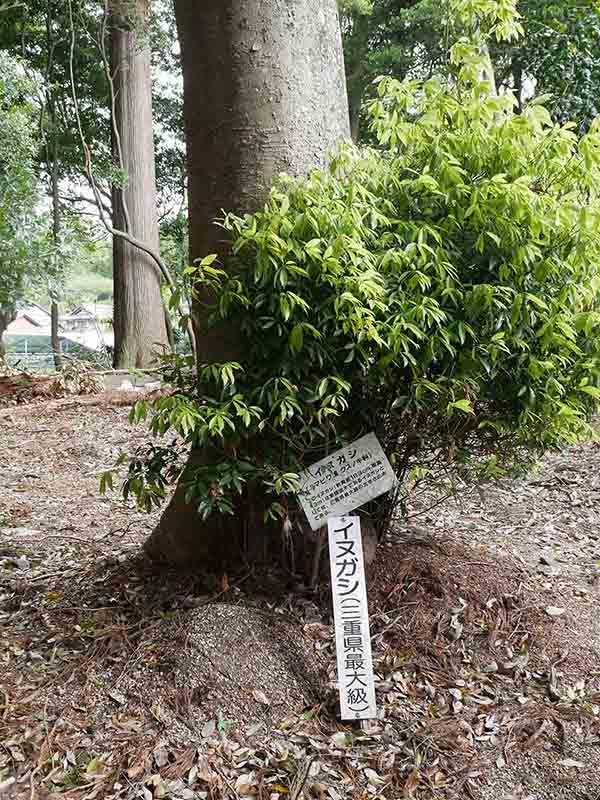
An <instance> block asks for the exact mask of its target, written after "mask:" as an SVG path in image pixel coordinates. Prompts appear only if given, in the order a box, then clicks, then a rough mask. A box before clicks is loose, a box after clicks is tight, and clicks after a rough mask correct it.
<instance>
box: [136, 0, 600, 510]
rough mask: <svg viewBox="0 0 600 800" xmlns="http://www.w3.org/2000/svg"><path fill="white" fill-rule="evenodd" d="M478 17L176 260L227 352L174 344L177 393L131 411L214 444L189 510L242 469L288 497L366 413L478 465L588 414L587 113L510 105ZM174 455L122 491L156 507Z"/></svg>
mask: <svg viewBox="0 0 600 800" xmlns="http://www.w3.org/2000/svg"><path fill="white" fill-rule="evenodd" d="M470 2H471V0H455V7H456V10H457V13H458V12H460V10H461V7H466V6H467V5H469V3H470ZM481 4H482V5H485V6H486V7H488V13H487V15H486V22H487V23H488V24H487V25H486V28H485V30H486V32H487V33H488V34H490V35H492V36H494V35H495V36H498V37H504V38H506V37H508V36H513V35H515V34H516V33H517V32H518V29H519V28H518V23H517V22H516V20H515V16H514V3H513V2H512V0H503V2H502V3H496V2H494V3H492V4H491V5H492V6H493V7H494V8H495V9H496V13H494V11H492V10H490V9H489V7H490V3H488V2H487V0H481ZM471 5H472V3H471ZM482 30H483V28H482V27H481V26H477V27H476V28H474V29H473V31H474V32H472V34H471V36H470V37H467V38H462V39H460V40H459V41H458V42H457V43H456V44H455V46H454V47H453V49H452V52H451V59H452V62H453V64H454V66H455V68H456V71H457V81H456V83H454V84H452V85H448V84H447V83H444V82H441V81H440V80H438V79H431V80H428V81H425V82H421V81H416V80H407V81H404V82H402V83H400V82H398V81H396V80H394V79H390V78H386V79H382V80H381V81H380V83H379V86H378V94H379V96H378V98H377V99H376V100H374V101H373V103H372V104H371V107H370V110H369V117H370V124H371V128H372V130H373V133H374V135H375V136H376V137H377V140H378V143H379V145H378V147H377V148H373V149H363V150H358V149H356V148H354V147H351V146H345V147H343V148H342V149H341V151H340V152H339V153H338V155H337V157H336V158H335V159H334V160H333V162H332V163H331V166H330V169H329V170H327V171H315V172H313V173H312V174H311V175H310V176H309V177H308V178H306V179H297V180H292V179H290V178H281V179H280V180H279V181H278V182H277V184H276V185H275V187H274V188H273V190H272V192H271V195H270V197H269V200H268V202H267V203H266V205H265V207H264V208H263V209H261V210H260V211H259V212H257V213H256V214H253V215H250V216H247V217H244V218H241V217H238V216H236V215H233V214H229V215H227V216H226V217H225V219H224V221H223V223H222V224H223V226H224V228H225V230H226V231H227V232H228V233H229V234H230V236H231V239H232V255H231V257H230V258H229V259H228V260H227V263H226V265H225V267H226V269H222V268H220V267H219V266H218V265H216V264H215V261H214V258H213V257H207V258H206V259H204V260H203V261H202V262H201V263H200V264H199V265H198V266H196V267H193V268H190V271H191V272H193V274H194V275H195V276H196V277H197V278H198V279H199V280H201V281H202V282H203V283H204V284H205V285H209V286H211V287H212V288H213V289H214V292H215V296H216V298H217V302H216V304H215V306H214V308H213V309H212V316H211V324H212V325H218V326H221V325H226V326H228V327H233V328H234V329H235V330H237V332H238V337H237V340H238V351H239V354H238V358H237V360H236V361H234V362H228V363H207V364H204V365H201V367H200V371H199V372H200V374H199V375H196V373H195V371H194V370H193V365H192V363H191V361H190V360H186V359H181V358H172V359H170V360H169V361H168V366H167V372H166V377H167V380H168V382H169V383H170V384H171V385H172V386H173V387H174V392H173V394H171V395H170V396H168V397H163V398H161V399H159V400H157V401H156V402H154V404H150V405H147V404H146V403H139V404H138V405H137V406H136V408H135V409H134V411H133V418H134V419H136V420H140V419H143V418H144V417H145V416H146V415H147V414H148V413H149V412H150V428H151V430H152V432H153V433H154V434H155V435H156V436H158V437H160V436H164V435H166V434H168V433H171V432H176V433H177V434H178V435H179V436H180V437H182V438H183V440H184V441H185V442H186V443H187V444H188V445H190V446H192V447H200V448H204V449H205V451H206V452H207V453H208V454H209V457H208V458H207V459H206V462H205V463H203V464H202V465H200V466H198V465H195V466H189V467H188V468H187V469H186V473H185V475H184V481H185V485H186V487H187V494H188V500H189V501H191V502H194V503H196V504H197V506H198V509H199V511H200V512H201V513H203V514H204V515H208V514H210V513H213V512H232V511H233V509H234V507H235V503H236V497H237V495H238V493H242V492H243V491H244V487H245V485H247V484H248V483H253V484H257V483H258V484H260V485H261V486H262V487H263V488H264V489H265V490H266V491H267V492H270V493H271V494H272V495H273V500H274V502H273V505H272V506H271V508H270V513H271V514H277V513H279V514H282V515H283V514H286V513H289V511H290V506H293V500H292V499H291V494H292V493H293V490H294V488H295V487H296V483H297V475H298V472H299V471H300V470H301V469H303V468H304V467H306V466H307V465H308V464H310V463H312V462H314V461H316V460H318V459H319V458H320V457H322V456H323V455H324V454H325V453H326V452H328V451H330V450H331V449H333V448H334V447H336V446H338V445H341V444H343V443H346V442H348V441H351V440H352V439H354V438H356V437H358V436H360V435H361V434H363V433H365V432H367V431H369V430H373V429H374V430H375V431H376V433H377V435H378V437H379V439H380V441H381V442H382V444H383V446H384V449H385V450H386V452H387V454H388V456H389V458H390V460H391V462H392V464H394V465H395V468H396V471H397V474H398V478H399V480H400V481H401V482H406V480H407V479H409V478H412V479H418V480H424V481H435V480H437V479H438V477H439V475H440V474H442V473H445V472H446V471H447V469H448V467H449V466H451V467H452V468H453V470H454V471H455V472H458V473H459V474H460V475H461V476H462V478H463V479H470V480H479V479H481V478H483V477H488V476H492V475H496V474H498V473H499V472H500V471H501V470H505V469H509V468H512V467H515V466H517V465H520V464H523V463H524V462H528V461H529V460H530V459H532V458H534V457H535V455H536V454H537V453H538V452H540V451H542V450H544V449H546V448H551V447H560V446H561V445H563V444H565V443H567V442H573V441H575V440H577V439H578V438H579V437H581V436H585V435H588V434H589V433H590V430H591V429H590V426H589V418H590V415H591V414H592V413H593V412H594V410H595V409H596V408H597V406H598V400H599V398H600V337H599V326H600V313H599V308H598V290H599V288H600V278H599V270H598V263H599V260H600V237H599V233H598V231H599V230H600V228H599V222H600V197H599V187H600V124H599V123H597V122H595V123H594V124H593V125H592V126H591V128H590V131H589V132H588V134H587V135H585V136H583V137H582V138H579V137H578V136H577V135H576V134H575V133H574V132H573V130H572V126H569V125H566V126H562V127H561V126H559V125H557V124H555V123H554V122H553V121H552V119H551V117H550V114H549V113H548V111H547V110H546V108H545V107H544V105H543V104H541V103H539V102H534V103H531V104H530V105H529V106H528V107H527V108H526V109H525V110H524V112H523V113H522V114H520V115H517V114H515V113H514V110H513V99H512V98H511V97H510V96H501V97H496V96H495V95H494V94H493V93H491V92H490V85H489V83H487V82H485V81H482V80H481V79H480V75H481V70H482V65H483V64H485V57H486V54H485V48H484V46H483V42H482V40H481V33H482ZM180 469H181V467H180V466H179V462H178V453H177V449H176V448H174V447H172V446H167V447H165V446H162V445H160V444H153V445H152V447H151V448H150V450H149V451H148V452H147V453H146V454H145V455H140V457H136V458H135V459H134V460H133V461H132V462H131V463H130V470H129V475H128V478H127V480H126V483H125V492H126V494H127V493H133V494H135V495H136V496H137V499H138V501H139V502H140V503H141V504H142V505H146V506H148V507H151V506H152V504H153V503H155V502H158V501H160V499H161V497H162V496H164V494H165V491H166V486H167V484H168V483H169V482H171V481H172V480H173V479H174V478H175V477H176V476H177V475H178V474H179V471H180ZM388 510H389V509H388ZM385 516H386V515H385V514H384V515H383V516H382V519H383V518H385Z"/></svg>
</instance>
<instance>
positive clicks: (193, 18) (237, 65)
mask: <svg viewBox="0 0 600 800" xmlns="http://www.w3.org/2000/svg"><path fill="white" fill-rule="evenodd" d="M175 11H176V17H177V26H178V29H179V37H180V43H181V54H182V61H183V78H184V111H185V125H186V139H187V163H188V178H189V211H190V249H191V257H192V259H196V258H200V257H202V256H206V255H208V254H210V253H219V254H223V253H224V252H225V251H226V248H227V244H226V242H224V241H223V234H222V230H221V229H220V228H219V227H217V226H215V225H214V224H213V220H214V219H215V218H216V217H217V216H218V215H219V214H220V212H221V210H222V209H228V210H235V211H237V212H239V213H246V212H252V211H254V210H256V209H257V208H258V207H259V206H260V205H261V203H262V202H263V201H264V199H265V196H266V194H267V192H268V190H269V187H270V185H271V183H272V180H273V178H274V176H275V175H277V174H278V173H279V172H287V173H288V174H292V175H299V174H303V173H306V172H307V171H308V170H309V169H310V168H311V167H312V166H314V165H319V164H323V163H324V161H325V159H326V156H327V152H328V151H330V150H331V148H332V147H333V146H334V145H335V144H336V143H337V142H339V141H340V140H341V139H344V138H348V135H349V124H348V102H347V97H346V87H345V79H344V66H343V58H342V47H341V37H340V30H339V22H338V17H337V7H336V2H335V0H248V1H247V2H244V3H241V2H239V0H203V2H197V0H175ZM201 299H202V298H200V300H201ZM193 315H194V324H195V326H196V333H197V336H196V338H197V342H198V359H199V362H205V361H207V360H221V359H223V358H229V357H231V356H235V352H236V344H235V341H234V338H233V336H232V335H231V333H230V331H228V330H223V328H222V327H221V328H214V329H212V330H211V331H208V332H207V331H206V330H205V329H204V313H203V306H202V304H201V302H198V299H196V300H195V302H194V308H193ZM209 457H210V456H209V455H208V454H206V453H192V454H191V457H190V460H191V463H192V464H194V463H198V462H199V461H200V462H201V461H202V460H206V459H207V458H209ZM261 527H262V499H261V498H260V497H259V496H256V497H253V498H245V503H244V505H243V509H242V508H241V509H240V514H238V515H236V517H234V518H231V517H218V516H216V515H213V517H211V518H209V520H208V521H207V522H205V523H202V522H201V521H200V519H199V517H198V516H197V514H196V512H195V509H194V508H192V507H190V506H189V505H187V504H186V503H185V499H184V491H183V490H182V489H181V488H178V489H177V491H176V493H175V495H174V497H173V500H172V501H171V503H170V504H169V506H168V507H167V509H166V511H165V513H164V514H163V517H162V519H161V521H160V523H159V525H158V527H157V528H156V530H155V531H154V533H153V534H152V536H151V537H150V539H149V540H148V542H147V546H146V550H147V552H148V553H149V554H150V555H151V556H152V557H155V558H160V559H166V560H169V561H172V562H176V563H181V564H190V563H194V562H213V563H214V562H215V561H219V560H221V559H225V558H229V557H234V556H235V555H236V554H237V553H239V548H240V544H241V542H242V541H245V542H246V543H247V542H248V540H249V538H251V539H252V540H253V541H254V542H255V543H256V542H258V544H259V547H258V553H257V548H253V552H254V554H255V555H260V550H261V549H262V548H261V545H262V541H261ZM257 534H258V536H257Z"/></svg>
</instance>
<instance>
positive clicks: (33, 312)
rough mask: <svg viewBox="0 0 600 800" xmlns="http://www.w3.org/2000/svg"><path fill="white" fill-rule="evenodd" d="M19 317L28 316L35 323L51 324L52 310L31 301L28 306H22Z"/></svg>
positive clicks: (18, 312)
mask: <svg viewBox="0 0 600 800" xmlns="http://www.w3.org/2000/svg"><path fill="white" fill-rule="evenodd" d="M19 317H27V319H29V320H30V321H31V322H32V323H33V324H34V325H49V324H50V312H49V311H48V310H47V309H46V308H44V307H43V306H40V305H38V303H30V304H29V305H27V306H22V307H21V308H19V310H18V311H17V319H18V318H19Z"/></svg>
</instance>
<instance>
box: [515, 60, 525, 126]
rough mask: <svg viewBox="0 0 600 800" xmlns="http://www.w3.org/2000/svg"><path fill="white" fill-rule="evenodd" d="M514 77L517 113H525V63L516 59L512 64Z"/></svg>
mask: <svg viewBox="0 0 600 800" xmlns="http://www.w3.org/2000/svg"><path fill="white" fill-rule="evenodd" d="M512 70H513V78H514V83H515V86H514V93H515V97H516V99H517V113H518V114H522V113H523V64H522V63H521V62H520V61H519V60H518V59H515V60H514V61H513V64H512Z"/></svg>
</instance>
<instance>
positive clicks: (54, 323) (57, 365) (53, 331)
mask: <svg viewBox="0 0 600 800" xmlns="http://www.w3.org/2000/svg"><path fill="white" fill-rule="evenodd" d="M54 114H55V112H54V106H52V119H53V129H54V147H53V153H52V171H51V175H50V180H51V184H52V243H53V245H54V248H55V253H56V258H57V259H59V258H60V253H59V247H60V228H61V224H60V222H61V220H60V196H59V185H58V177H59V176H58V137H57V134H56V120H55V118H54ZM58 317H59V309H58V302H57V300H56V296H55V295H54V294H52V299H51V303H50V344H51V347H52V355H53V356H54V369H55V370H56V371H57V372H60V371H61V369H62V358H61V355H60V336H59V332H58Z"/></svg>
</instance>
